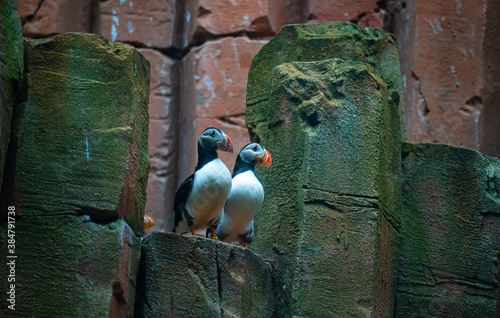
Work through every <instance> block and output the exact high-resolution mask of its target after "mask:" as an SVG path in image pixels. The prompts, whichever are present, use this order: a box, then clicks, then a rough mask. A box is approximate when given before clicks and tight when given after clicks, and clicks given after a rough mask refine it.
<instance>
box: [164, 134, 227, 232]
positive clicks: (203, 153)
mask: <svg viewBox="0 0 500 318" xmlns="http://www.w3.org/2000/svg"><path fill="white" fill-rule="evenodd" d="M207 129H208V128H207ZM215 129H217V128H215ZM217 158H218V156H217V151H213V150H209V149H206V148H204V147H202V146H201V144H200V142H198V164H197V165H196V168H195V169H194V173H193V174H192V175H190V176H189V177H188V178H187V179H186V180H184V182H183V183H182V184H181V186H180V187H179V189H177V192H176V193H175V200H174V212H175V213H174V228H173V230H172V231H173V232H175V229H176V228H177V226H179V222H181V221H182V213H183V212H184V206H185V205H186V202H187V200H188V197H189V194H190V193H191V190H192V189H193V184H194V178H195V174H196V171H198V170H200V169H201V168H203V167H204V166H205V165H206V164H207V163H209V162H210V161H212V160H214V159H217Z"/></svg>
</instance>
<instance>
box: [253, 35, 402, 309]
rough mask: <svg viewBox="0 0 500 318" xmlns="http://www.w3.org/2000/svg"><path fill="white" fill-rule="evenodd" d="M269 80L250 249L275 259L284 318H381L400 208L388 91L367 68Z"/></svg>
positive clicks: (288, 68)
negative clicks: (265, 162) (263, 161)
mask: <svg viewBox="0 0 500 318" xmlns="http://www.w3.org/2000/svg"><path fill="white" fill-rule="evenodd" d="M278 37H279V35H278ZM290 45H292V46H293V45H294V41H293V40H292V41H291V43H290ZM297 49H300V48H297ZM275 54H280V52H279V51H278V52H276V53H275ZM268 82H269V83H271V84H270V88H269V102H268V103H267V105H268V116H269V119H268V123H267V124H266V125H265V126H262V128H261V130H257V131H256V133H257V134H258V135H256V136H254V137H255V139H260V140H266V141H265V143H264V146H265V147H266V148H267V149H268V150H269V151H270V153H271V154H272V156H273V166H272V167H271V168H270V169H267V170H265V171H262V173H261V174H260V177H261V180H262V182H263V185H264V189H265V192H266V197H265V199H264V204H263V208H262V210H261V211H260V212H259V214H258V215H257V218H256V239H255V242H254V244H253V245H252V249H254V250H255V251H256V252H257V253H259V254H261V255H262V256H263V257H265V258H270V259H273V260H276V269H277V277H281V278H282V282H281V284H280V285H279V288H278V289H277V291H278V292H279V293H280V294H281V295H282V297H283V299H284V304H283V308H285V310H286V308H288V310H289V314H292V315H296V316H300V317H389V316H390V313H391V308H392V302H393V293H392V291H393V289H394V286H395V276H396V275H395V274H396V269H395V259H396V258H395V257H396V243H397V241H396V240H397V235H396V228H397V226H398V225H397V222H398V220H397V215H396V212H397V211H398V208H399V204H400V194H399V187H400V179H399V176H400V136H401V131H400V128H401V126H400V115H399V96H398V94H397V92H395V91H394V90H391V89H389V88H388V87H387V85H386V83H385V81H384V80H383V78H382V77H381V76H380V75H379V73H378V72H377V70H376V69H375V68H373V67H372V66H371V65H369V64H367V63H363V62H354V61H346V60H342V59H329V60H323V61H316V62H294V63H284V64H281V65H279V66H276V67H275V68H274V69H273V71H272V72H271V73H270V80H268ZM249 114H250V116H253V115H252V114H253V112H252V111H249ZM254 119H255V118H254V117H251V118H250V119H249V121H250V122H252V121H253V120H254ZM265 127H267V130H262V129H264V128H265ZM261 134H262V135H261ZM263 136H266V138H262V137H263ZM259 137H260V138H259Z"/></svg>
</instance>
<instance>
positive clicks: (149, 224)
mask: <svg viewBox="0 0 500 318" xmlns="http://www.w3.org/2000/svg"><path fill="white" fill-rule="evenodd" d="M153 225H155V220H153V218H152V217H150V216H149V215H145V216H144V231H146V230H147V229H149V228H151V227H153Z"/></svg>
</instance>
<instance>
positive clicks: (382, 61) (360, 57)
mask: <svg viewBox="0 0 500 318" xmlns="http://www.w3.org/2000/svg"><path fill="white" fill-rule="evenodd" d="M331 58H341V59H344V60H346V61H358V62H365V63H367V64H370V66H372V67H373V68H374V69H375V70H376V71H377V72H378V74H379V76H380V77H381V78H382V80H383V81H384V83H385V84H386V86H387V89H388V91H389V94H390V95H392V94H394V93H397V94H398V95H399V97H400V100H399V101H398V103H399V113H400V114H401V117H400V118H399V121H400V133H401V139H402V140H406V134H405V128H404V127H405V123H404V119H403V115H402V114H404V105H403V98H402V96H403V87H402V81H401V70H400V67H399V57H398V50H397V48H396V43H395V38H394V35H392V34H390V33H387V32H385V31H383V30H380V29H376V28H370V27H363V26H358V25H356V24H353V23H350V22H330V23H321V24H294V25H286V26H284V27H283V28H282V29H281V31H280V32H279V33H278V34H277V35H276V36H275V37H274V38H273V39H272V40H271V41H270V42H269V43H267V44H266V45H264V47H263V48H262V49H261V50H260V51H259V52H258V53H257V55H256V56H255V57H254V59H253V60H252V66H251V68H250V71H249V74H248V89H247V111H246V124H247V127H248V130H249V132H250V137H251V138H252V140H255V141H263V142H265V141H266V139H267V138H266V133H265V132H266V131H267V122H268V115H269V111H270V109H271V108H272V107H270V105H269V96H270V95H269V92H270V88H271V85H270V84H271V83H270V79H271V77H270V76H269V75H270V74H271V72H272V70H273V68H274V67H275V66H277V65H280V64H282V63H288V62H310V61H321V60H326V59H331Z"/></svg>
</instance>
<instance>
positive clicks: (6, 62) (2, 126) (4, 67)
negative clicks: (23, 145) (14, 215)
mask: <svg viewBox="0 0 500 318" xmlns="http://www.w3.org/2000/svg"><path fill="white" fill-rule="evenodd" d="M22 75H23V35H22V31H21V20H20V19H19V16H18V14H17V11H16V1H15V0H1V1H0V190H1V189H2V181H3V173H4V165H5V157H6V155H7V149H8V146H9V139H10V127H11V119H12V109H13V106H14V98H15V97H16V94H17V93H18V90H19V86H20V84H21V80H22Z"/></svg>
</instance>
